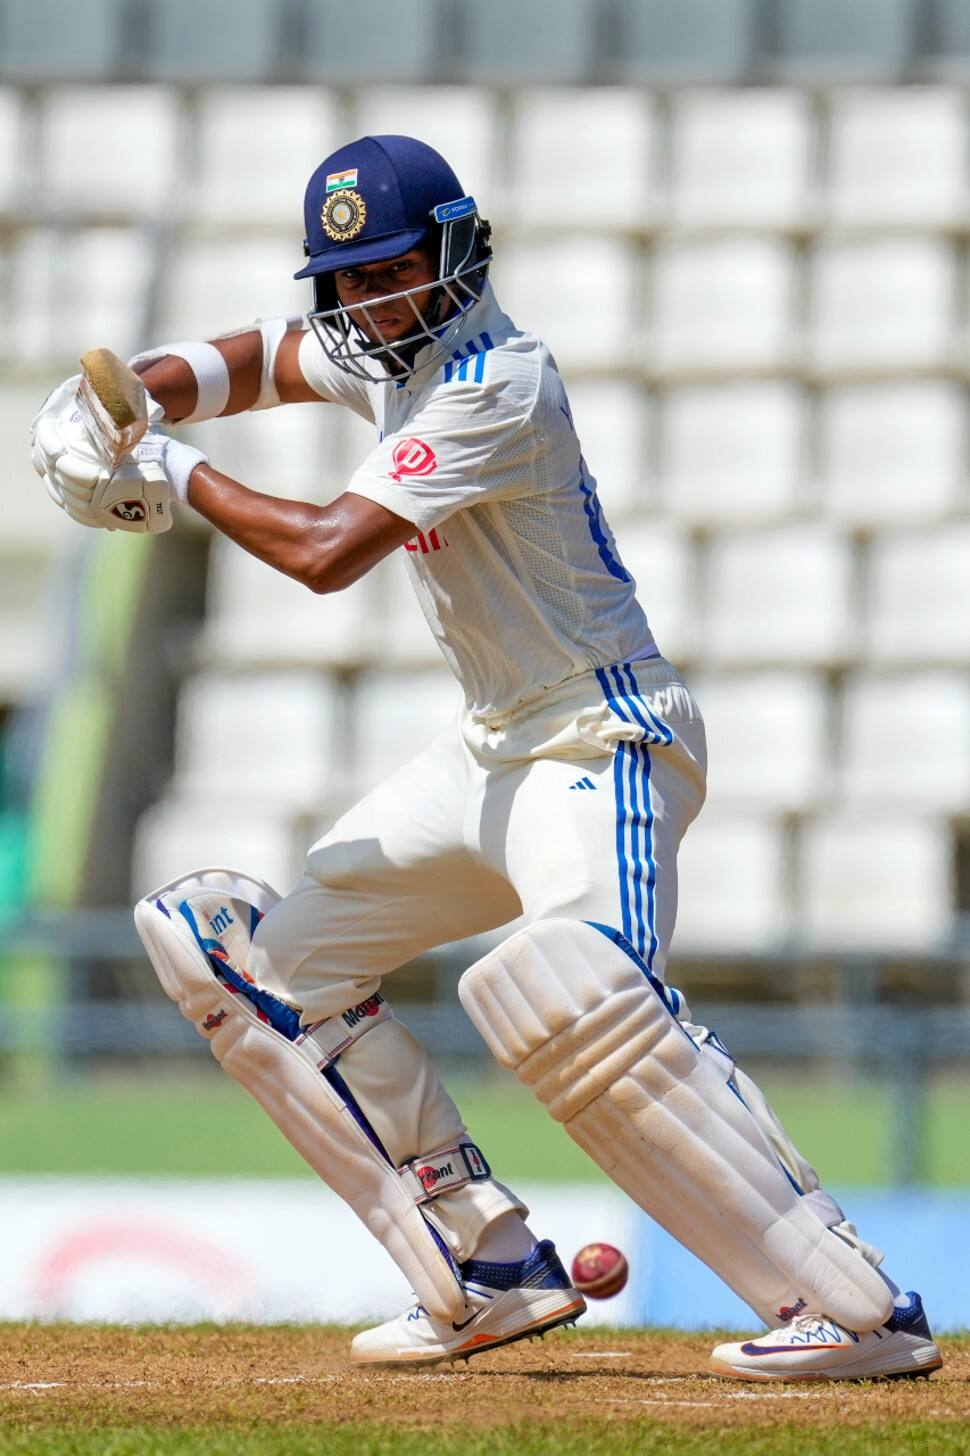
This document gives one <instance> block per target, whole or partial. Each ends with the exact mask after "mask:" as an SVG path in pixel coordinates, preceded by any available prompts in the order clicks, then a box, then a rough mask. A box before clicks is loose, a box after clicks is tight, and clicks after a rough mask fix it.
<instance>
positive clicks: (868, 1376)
mask: <svg viewBox="0 0 970 1456" xmlns="http://www.w3.org/2000/svg"><path fill="white" fill-rule="evenodd" d="M906 1298H907V1300H908V1301H909V1303H908V1304H907V1305H897V1306H896V1308H895V1310H894V1311H893V1314H892V1316H891V1318H890V1319H889V1320H888V1321H887V1323H886V1324H884V1325H881V1326H880V1327H879V1329H878V1330H870V1331H869V1332H868V1333H867V1334H862V1335H856V1334H853V1332H852V1331H851V1330H846V1329H843V1328H842V1326H841V1325H837V1324H836V1323H835V1321H834V1320H829V1319H819V1318H818V1317H816V1316H813V1315H802V1316H801V1317H800V1318H799V1319H796V1320H792V1322H791V1324H788V1325H784V1326H783V1327H782V1328H781V1329H780V1330H769V1332H768V1333H767V1334H766V1335H760V1336H759V1337H758V1339H756V1340H744V1341H743V1342H740V1343H738V1344H734V1345H718V1346H717V1348H716V1349H715V1350H714V1352H713V1353H712V1355H711V1359H710V1368H711V1369H712V1370H713V1371H714V1373H715V1374H716V1375H728V1376H731V1377H733V1378H734V1379H735V1380H885V1379H892V1378H898V1377H900V1376H915V1375H929V1374H930V1372H931V1371H933V1370H939V1368H940V1366H941V1365H942V1364H943V1356H942V1355H941V1354H940V1351H939V1347H938V1346H937V1345H935V1344H934V1343H933V1336H932V1334H931V1332H930V1327H929V1324H928V1323H927V1320H926V1315H925V1314H924V1312H923V1301H922V1300H921V1299H920V1297H919V1295H918V1294H914V1293H913V1292H912V1291H910V1292H909V1293H908V1294H907V1296H906Z"/></svg>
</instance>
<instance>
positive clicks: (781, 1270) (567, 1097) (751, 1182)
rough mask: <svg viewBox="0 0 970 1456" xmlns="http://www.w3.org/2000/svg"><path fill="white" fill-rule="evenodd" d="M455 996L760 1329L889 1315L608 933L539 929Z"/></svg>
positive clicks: (474, 970) (522, 935)
mask: <svg viewBox="0 0 970 1456" xmlns="http://www.w3.org/2000/svg"><path fill="white" fill-rule="evenodd" d="M459 995H460V997H461V1001H462V1005H463V1006H464V1007H465V1010H466V1011H467V1012H468V1015H469V1016H470V1017H471V1019H472V1021H473V1022H474V1023H475V1026H476V1027H477V1028H478V1030H479V1032H480V1033H481V1035H482V1037H483V1038H484V1040H485V1041H486V1043H487V1044H488V1046H489V1048H490V1050H491V1051H492V1053H493V1054H494V1055H495V1057H496V1058H497V1060H498V1061H499V1062H500V1063H501V1064H502V1065H503V1066H504V1067H508V1068H509V1069H510V1070H511V1071H513V1072H515V1074H516V1076H517V1077H518V1078H519V1080H520V1081H521V1082H523V1083H525V1085H526V1086H528V1087H531V1088H532V1089H533V1091H534V1092H535V1094H536V1096H537V1097H538V1099H539V1101H540V1102H542V1103H544V1104H545V1106H546V1107H548V1109H549V1111H550V1112H551V1114H552V1116H553V1117H554V1118H555V1119H556V1120H557V1122H561V1123H563V1125H564V1126H565V1128H566V1131H567V1132H568V1133H569V1135H570V1136H571V1137H572V1138H573V1140H574V1141H575V1142H577V1143H578V1144H579V1146H580V1147H581V1148H583V1150H584V1151H585V1152H586V1153H588V1154H589V1156H590V1157H591V1158H592V1159H593V1161H594V1162H595V1163H597V1164H598V1165H599V1166H600V1167H601V1168H602V1169H603V1170H604V1172H606V1173H607V1174H608V1175H609V1176H610V1177H611V1178H612V1179H613V1181H614V1182H615V1183H617V1184H618V1185H619V1186H620V1187H621V1188H622V1189H623V1190H624V1191H625V1192H626V1193H627V1194H629V1196H630V1197H631V1198H632V1199H633V1200H634V1201H635V1202H636V1203H638V1204H639V1205H640V1207H641V1208H642V1209H643V1210H644V1211H645V1212H646V1213H648V1214H649V1215H650V1216H651V1218H653V1219H655V1220H656V1221H657V1222H658V1223H659V1224H661V1225H662V1226H663V1227H664V1228H665V1229H667V1230H668V1232H669V1233H671V1234H672V1235H673V1237H674V1238H676V1239H678V1240H679V1241H680V1242H681V1243H682V1244H684V1245H685V1246H686V1247H687V1248H689V1249H690V1250H691V1251H692V1252H693V1253H694V1254H696V1255H697V1257H698V1258H700V1259H702V1260H703V1261H704V1263H705V1264H708V1265H709V1266H710V1268H712V1269H713V1270H714V1271H715V1273H716V1274H718V1275H719V1276H720V1277H721V1278H722V1279H723V1280H724V1281H725V1283H727V1284H729V1285H730V1286H731V1288H732V1289H734V1290H735V1291H736V1293H738V1294H739V1295H740V1296H741V1298H742V1299H744V1300H746V1301H747V1303H748V1304H750V1305H751V1307H752V1308H753V1309H754V1310H755V1311H756V1312H757V1313H758V1315H759V1316H760V1317H761V1318H762V1319H763V1320H765V1322H766V1323H767V1324H769V1325H772V1324H777V1322H778V1319H779V1318H781V1319H783V1320H788V1319H790V1318H792V1316H793V1314H794V1313H796V1312H797V1313H799V1314H801V1313H818V1314H823V1313H824V1314H826V1315H828V1316H829V1318H831V1319H834V1320H837V1321H838V1323H839V1324H841V1325H844V1326H845V1327H846V1328H848V1329H851V1330H858V1331H863V1330H872V1329H875V1328H876V1327H877V1326H879V1325H881V1324H883V1323H884V1322H885V1320H887V1319H888V1318H889V1316H890V1313H891V1310H892V1296H891V1294H890V1293H889V1290H888V1288H887V1286H886V1284H885V1283H884V1281H883V1280H882V1279H881V1278H880V1276H879V1275H878V1274H877V1273H876V1271H875V1269H873V1268H871V1267H870V1266H869V1265H868V1264H867V1263H866V1262H865V1260H864V1259H863V1258H862V1257H861V1256H860V1255H859V1254H857V1253H856V1252H855V1251H854V1250H853V1249H851V1248H849V1247H848V1245H847V1244H845V1243H844V1242H843V1241H842V1240H840V1239H839V1238H837V1237H836V1235H835V1234H833V1233H831V1232H830V1231H829V1229H827V1228H826V1227H825V1225H824V1224H823V1223H822V1221H821V1219H820V1217H819V1215H818V1214H817V1213H816V1212H815V1211H814V1210H813V1209H812V1207H811V1205H810V1203H809V1202H808V1201H807V1200H806V1199H804V1198H802V1197H801V1196H800V1195H799V1193H798V1192H797V1190H796V1189H795V1188H794V1186H793V1185H792V1183H791V1182H790V1180H789V1179H788V1177H787V1176H786V1174H785V1173H784V1171H783V1170H782V1167H781V1165H780V1163H779V1162H778V1159H777V1157H776V1156H775V1154H774V1152H773V1151H772V1149H771V1147H770V1145H769V1143H768V1141H767V1140H766V1138H765V1137H764V1135H763V1134H762V1132H761V1131H760V1129H759V1128H758V1126H757V1124H756V1122H755V1120H754V1118H753V1117H752V1116H751V1114H750V1113H749V1112H748V1110H747V1108H746V1107H745V1105H744V1103H743V1102H742V1101H741V1099H740V1097H739V1096H738V1095H737V1094H736V1092H735V1091H734V1090H733V1089H732V1087H731V1086H730V1085H729V1083H728V1081H727V1077H728V1075H729V1072H730V1068H731V1064H730V1062H729V1060H728V1059H727V1058H726V1057H725V1056H724V1055H723V1054H722V1053H720V1052H718V1051H716V1050H714V1049H713V1048H709V1047H698V1046H697V1045H696V1044H695V1043H694V1042H693V1041H692V1040H691V1038H690V1037H689V1036H688V1035H687V1034H686V1032H685V1031H684V1030H683V1028H682V1027H681V1026H680V1024H679V1023H678V1022H677V1021H676V1020H675V1018H674V1017H673V1016H672V1015H671V1013H670V1011H669V1009H668V1007H667V1005H666V1003H665V1000H664V997H663V987H662V986H661V985H660V983H659V982H657V981H656V980H655V979H654V978H653V977H649V976H648V974H647V972H646V969H645V967H644V966H643V963H642V961H640V959H639V957H638V956H637V955H636V953H635V952H634V951H633V949H632V947H628V946H627V943H626V942H624V941H623V938H622V937H621V936H619V933H618V932H615V931H613V930H611V929H610V928H608V927H603V928H602V929H600V928H599V927H597V926H594V925H591V924H588V923H586V922H583V921H574V920H541V921H538V922H537V923H536V924H535V925H531V926H528V927H527V928H526V929H525V930H521V931H519V932H518V933H517V934H516V935H513V936H511V937H510V938H509V939H508V940H507V941H505V942H504V944H503V945H501V946H499V947H498V948H497V949H496V950H494V951H492V952H491V954H489V955H487V956H484V957H483V958H482V960H480V961H478V962H477V963H476V964H475V965H474V966H472V967H471V968H470V969H469V970H468V971H466V973H465V975H464V976H463V977H462V980H461V983H460V986H459Z"/></svg>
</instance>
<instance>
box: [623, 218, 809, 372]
mask: <svg viewBox="0 0 970 1456" xmlns="http://www.w3.org/2000/svg"><path fill="white" fill-rule="evenodd" d="M650 294H651V299H652V308H651V315H650V322H649V326H648V329H647V336H646V340H645V348H644V352H643V362H644V365H645V366H646V368H647V369H648V370H650V371H651V372H654V371H655V372H657V373H659V374H664V373H668V374H677V373H699V374H705V373H729V372H734V371H736V370H742V371H744V370H755V371H761V370H771V369H779V368H782V367H784V365H785V364H786V363H787V362H788V360H789V357H790V355H791V353H792V329H793V323H794V314H793V309H794V302H795V274H794V263H793V258H792V254H791V251H790V249H789V248H788V247H786V246H785V244H784V243H781V242H777V241H774V240H771V239H767V238H743V237H735V238H725V239H722V240H719V241H711V242H670V243H663V242H661V243H659V244H658V245H657V248H656V250H655V253H654V259H653V266H652V272H651V280H650Z"/></svg>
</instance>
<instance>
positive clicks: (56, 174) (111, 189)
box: [39, 86, 181, 221]
mask: <svg viewBox="0 0 970 1456" xmlns="http://www.w3.org/2000/svg"><path fill="white" fill-rule="evenodd" d="M178 112H179V106H178V99H177V97H176V95H175V93H174V92H173V91H170V90H168V89H167V88H166V87H162V86H112V87H108V86H100V87H80V86H63V87H58V88H56V89H55V90H53V91H51V92H50V93H49V94H48V95H47V96H46V97H44V99H43V101H42V104H41V111H40V156H39V162H40V177H39V186H40V194H41V198H42V199H43V200H44V201H45V202H47V203H48V204H49V205H50V206H52V207H54V208H67V209H70V210H72V211H75V212H78V213H80V214H82V215H84V216H91V217H95V216H98V215H99V214H105V213H107V214H109V215H111V216H121V217H135V218H138V217H140V216H143V215H144V216H154V215H157V216H158V217H161V218H164V219H165V220H166V221H169V220H170V219H171V216H172V212H173V208H176V207H177V206H178V202H179V192H178V189H179V186H180V185H181V167H180V157H179V150H178V139H179V138H178V125H179V115H178ZM107 157H110V159H111V160H110V165H108V164H107V162H106V158H107Z"/></svg>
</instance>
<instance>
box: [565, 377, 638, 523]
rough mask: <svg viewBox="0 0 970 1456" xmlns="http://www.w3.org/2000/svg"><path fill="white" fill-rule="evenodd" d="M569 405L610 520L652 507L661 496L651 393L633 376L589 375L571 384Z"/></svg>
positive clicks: (587, 461) (588, 464)
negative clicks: (652, 440)
mask: <svg viewBox="0 0 970 1456" xmlns="http://www.w3.org/2000/svg"><path fill="white" fill-rule="evenodd" d="M569 405H570V408H571V410H572V415H573V423H574V424H575V426H576V433H577V434H578V435H579V441H580V445H581V446H582V450H583V456H584V458H585V460H586V464H587V467H588V469H589V473H590V474H591V475H592V476H593V477H594V479H595V480H596V488H597V493H598V495H599V498H600V501H601V502H602V505H603V509H604V511H605V512H606V515H607V518H608V519H609V520H610V521H613V520H614V519H615V520H620V519H622V518H623V517H624V516H628V515H631V514H636V513H641V514H642V513H643V512H644V511H646V510H649V509H650V507H651V505H655V504H656V495H657V485H656V480H655V479H654V474H655V471H654V467H653V457H652V454H651V449H650V435H651V433H652V426H653V416H654V406H653V400H652V399H651V397H650V396H649V395H648V394H646V393H645V391H644V390H643V388H642V387H641V386H640V385H639V384H636V383H634V382H633V381H631V380H627V379H587V380H579V381H577V383H576V384H574V385H572V387H571V388H570V390H569ZM621 544H622V542H621Z"/></svg>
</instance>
